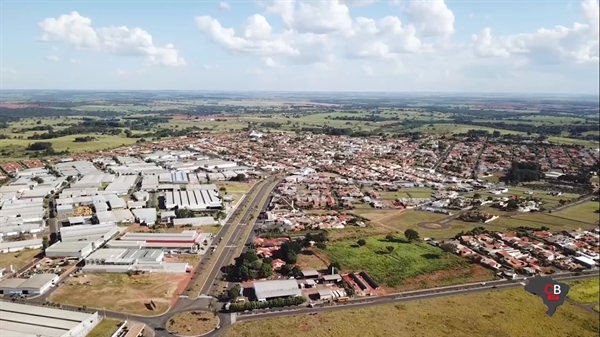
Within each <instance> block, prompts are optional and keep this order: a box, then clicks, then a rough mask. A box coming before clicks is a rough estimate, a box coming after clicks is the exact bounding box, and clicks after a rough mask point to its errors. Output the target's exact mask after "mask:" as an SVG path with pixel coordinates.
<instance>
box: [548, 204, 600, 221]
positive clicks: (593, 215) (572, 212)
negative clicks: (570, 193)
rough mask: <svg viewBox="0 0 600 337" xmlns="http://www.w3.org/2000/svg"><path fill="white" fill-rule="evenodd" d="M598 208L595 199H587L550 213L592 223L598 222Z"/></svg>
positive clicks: (598, 205)
mask: <svg viewBox="0 0 600 337" xmlns="http://www.w3.org/2000/svg"><path fill="white" fill-rule="evenodd" d="M598 209H600V204H599V203H598V202H597V201H588V202H585V203H583V204H580V205H575V206H573V207H569V208H567V209H565V210H562V211H558V212H553V213H552V215H553V216H556V217H561V218H565V219H573V220H577V221H582V222H587V223H591V224H593V223H597V222H598V217H599V216H600V215H599V214H598Z"/></svg>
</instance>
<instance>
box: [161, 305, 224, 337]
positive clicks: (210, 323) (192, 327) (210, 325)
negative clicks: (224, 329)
mask: <svg viewBox="0 0 600 337" xmlns="http://www.w3.org/2000/svg"><path fill="white" fill-rule="evenodd" d="M219 324H220V319H219V317H218V316H216V315H215V314H214V313H212V312H210V311H202V310H191V311H185V312H182V313H179V314H177V315H175V316H173V317H171V318H169V321H168V322H167V326H166V328H167V331H168V332H169V333H171V334H172V335H176V336H183V337H196V336H204V335H206V334H209V333H211V332H213V331H214V330H215V329H217V328H218V327H219Z"/></svg>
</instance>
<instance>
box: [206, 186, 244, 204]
mask: <svg viewBox="0 0 600 337" xmlns="http://www.w3.org/2000/svg"><path fill="white" fill-rule="evenodd" d="M214 184H215V185H217V187H218V188H219V190H220V189H221V188H224V189H225V191H224V192H223V191H219V194H220V195H221V196H227V195H230V196H232V197H233V204H236V203H237V202H238V201H239V200H240V199H241V198H242V196H243V195H244V194H246V193H248V191H250V189H251V188H252V186H253V185H254V184H253V183H245V182H237V181H216V182H214Z"/></svg>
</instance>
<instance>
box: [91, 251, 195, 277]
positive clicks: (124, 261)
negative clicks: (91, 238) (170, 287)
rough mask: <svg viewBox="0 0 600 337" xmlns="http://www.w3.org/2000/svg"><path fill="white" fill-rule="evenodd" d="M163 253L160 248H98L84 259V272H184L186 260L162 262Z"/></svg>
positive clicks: (187, 265)
mask: <svg viewBox="0 0 600 337" xmlns="http://www.w3.org/2000/svg"><path fill="white" fill-rule="evenodd" d="M164 257H165V253H164V252H163V251H162V250H160V249H125V248H108V249H98V250H97V251H95V252H94V253H93V254H91V255H90V256H88V257H87V258H86V259H85V266H84V267H83V271H84V272H91V273H94V272H97V273H125V272H128V271H130V270H131V271H141V272H159V273H185V272H188V271H189V270H190V266H189V264H188V263H186V262H180V263H177V262H170V263H169V262H163V259H164Z"/></svg>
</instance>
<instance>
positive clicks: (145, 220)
mask: <svg viewBox="0 0 600 337" xmlns="http://www.w3.org/2000/svg"><path fill="white" fill-rule="evenodd" d="M131 212H132V213H133V215H135V219H136V220H137V222H138V223H140V224H146V225H148V226H154V223H155V222H156V219H157V216H156V208H136V209H132V210H131Z"/></svg>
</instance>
